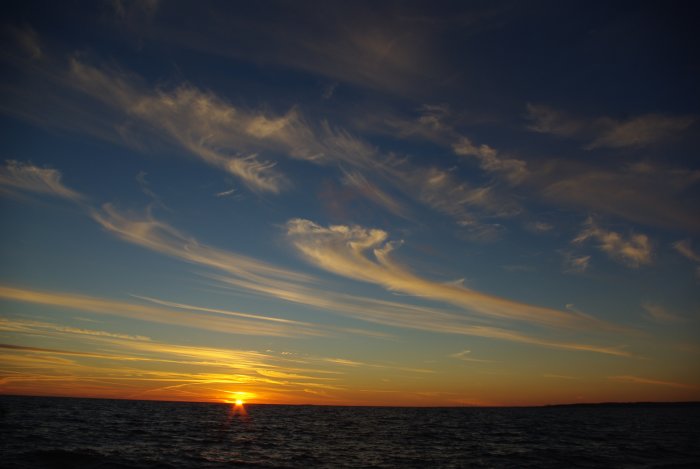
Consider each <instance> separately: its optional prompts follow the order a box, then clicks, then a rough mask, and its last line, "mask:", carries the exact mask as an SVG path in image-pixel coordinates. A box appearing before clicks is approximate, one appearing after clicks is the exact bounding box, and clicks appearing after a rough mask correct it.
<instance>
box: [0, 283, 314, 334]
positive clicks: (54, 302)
mask: <svg viewBox="0 0 700 469" xmlns="http://www.w3.org/2000/svg"><path fill="white" fill-rule="evenodd" d="M0 298H3V299H5V300H8V301H19V302H24V303H33V304H42V305H47V306H53V307H62V308H71V309H73V310H78V311H87V312H90V313H96V314H108V315H113V316H121V317H127V318H130V319H137V320H140V321H148V322H155V323H159V324H169V325H174V326H181V327H194V328H196V329H204V330H208V331H217V332H225V333H229V334H245V335H268V336H287V337H291V336H302V335H306V336H320V335H325V334H326V332H323V331H322V330H320V329H319V328H317V327H315V326H312V325H309V324H302V323H294V322H290V323H286V322H280V321H274V320H272V319H271V318H267V317H264V316H259V317H255V316H254V315H245V316H243V317H231V316H232V315H226V316H224V315H222V314H221V313H216V314H191V312H189V313H188V312H183V311H180V310H178V309H173V308H171V309H167V308H162V307H156V306H150V305H143V304H138V303H131V302H125V301H118V300H111V299H103V298H96V297H91V296H82V295H75V294H71V293H56V292H47V291H40V290H32V289H26V288H18V287H10V286H0ZM190 311H191V310H190Z"/></svg>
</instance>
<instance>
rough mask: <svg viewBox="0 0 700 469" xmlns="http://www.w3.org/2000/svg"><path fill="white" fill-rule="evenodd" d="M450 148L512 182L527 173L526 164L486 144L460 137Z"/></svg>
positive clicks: (520, 179) (519, 180) (517, 181)
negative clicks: (477, 161) (476, 143)
mask: <svg viewBox="0 0 700 469" xmlns="http://www.w3.org/2000/svg"><path fill="white" fill-rule="evenodd" d="M452 150H453V151H454V152H455V153H456V154H458V155H462V156H471V157H475V158H477V159H478V160H479V164H480V166H481V168H482V169H483V170H484V171H487V172H497V173H502V174H503V176H504V177H505V178H506V180H507V181H509V182H510V183H513V184H517V183H519V182H522V181H523V180H524V179H525V178H526V177H527V175H528V169H527V164H526V163H525V161H523V160H519V159H516V158H508V157H505V158H504V157H502V156H501V155H499V153H498V151H497V150H496V149H495V148H493V147H490V146H488V145H483V144H482V145H479V146H477V145H474V144H473V143H472V142H471V140H469V139H468V138H466V137H461V138H460V139H459V141H457V142H456V143H454V144H453V145H452Z"/></svg>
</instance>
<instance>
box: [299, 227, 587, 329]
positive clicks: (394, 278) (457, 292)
mask: <svg viewBox="0 0 700 469" xmlns="http://www.w3.org/2000/svg"><path fill="white" fill-rule="evenodd" d="M287 235H288V237H289V238H290V240H291V242H292V243H293V245H294V246H295V248H296V249H297V250H298V251H299V253H300V254H301V255H302V256H303V258H304V259H305V260H307V261H308V262H310V263H312V264H313V265H315V266H317V267H319V268H321V269H323V270H326V271H329V272H332V273H335V274H337V275H340V276H343V277H347V278H352V279H354V280H360V281H364V282H369V283H373V284H377V285H380V286H382V287H384V288H386V289H387V290H389V291H395V292H402V293H407V294H410V295H414V296H417V297H422V298H428V299H431V300H437V301H442V302H447V303H450V304H453V305H456V306H459V307H462V308H464V309H466V310H467V311H469V312H471V313H475V314H477V315H484V316H487V317H497V318H503V319H511V320H519V321H525V322H531V323H535V324H541V325H547V326H555V327H593V326H600V325H601V324H596V323H597V321H595V320H593V319H592V318H590V317H587V316H582V315H578V314H570V313H565V312H563V311H557V310H554V309H549V308H543V307H538V306H533V305H528V304H524V303H518V302H515V301H511V300H507V299H504V298H500V297H497V296H493V295H487V294H484V293H480V292H477V291H475V290H472V289H468V288H466V287H463V286H461V285H455V284H453V283H441V282H436V281H433V280H428V279H425V278H423V277H420V276H418V275H416V274H414V273H412V272H411V271H410V270H408V269H407V268H405V267H403V266H402V265H400V264H398V263H397V262H395V261H394V260H393V259H392V257H391V253H392V251H393V250H394V249H395V248H396V247H397V246H398V245H399V243H397V242H392V241H389V239H388V236H389V235H388V233H386V232H385V231H383V230H378V229H366V228H362V227H359V226H345V225H333V226H329V227H327V228H326V227H323V226H320V225H317V224H315V223H313V222H311V221H309V220H303V219H292V220H290V221H288V222H287Z"/></svg>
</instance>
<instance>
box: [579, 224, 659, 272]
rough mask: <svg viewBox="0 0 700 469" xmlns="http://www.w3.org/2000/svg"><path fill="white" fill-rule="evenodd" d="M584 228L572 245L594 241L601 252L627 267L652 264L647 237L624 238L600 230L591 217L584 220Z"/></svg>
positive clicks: (617, 234)
mask: <svg viewBox="0 0 700 469" xmlns="http://www.w3.org/2000/svg"><path fill="white" fill-rule="evenodd" d="M584 227H585V228H584V229H583V231H581V232H580V233H579V234H578V235H577V236H576V238H574V239H573V241H572V242H573V243H574V244H582V243H583V242H585V241H587V240H589V239H595V240H597V241H598V243H599V244H598V248H599V249H600V250H601V251H603V252H605V253H606V254H607V255H608V256H610V257H611V258H613V259H615V260H617V261H619V262H622V263H623V264H626V265H627V266H629V267H634V268H636V267H640V266H642V265H649V264H651V263H652V246H651V241H650V240H649V237H648V236H647V235H644V234H636V233H632V234H630V235H628V236H627V237H625V236H623V235H622V234H620V233H617V232H614V231H608V230H606V229H604V228H601V227H600V226H598V224H597V223H596V222H595V221H594V220H593V218H592V217H589V218H588V219H587V220H586V222H585V223H584Z"/></svg>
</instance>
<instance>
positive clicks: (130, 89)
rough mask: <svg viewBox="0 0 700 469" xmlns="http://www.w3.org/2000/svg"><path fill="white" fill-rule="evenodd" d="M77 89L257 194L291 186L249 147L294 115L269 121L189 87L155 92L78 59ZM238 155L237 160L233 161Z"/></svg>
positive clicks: (73, 68) (73, 74)
mask: <svg viewBox="0 0 700 469" xmlns="http://www.w3.org/2000/svg"><path fill="white" fill-rule="evenodd" d="M70 78H71V79H72V82H71V83H72V84H73V86H75V87H76V88H78V89H79V90H81V91H83V92H84V93H87V94H89V95H90V96H92V97H93V98H94V99H96V100H98V101H101V102H103V103H104V104H107V105H108V106H110V107H111V108H112V109H113V110H115V111H117V112H119V113H122V114H123V115H125V116H128V117H131V118H136V119H139V120H141V121H142V122H143V123H144V124H147V125H148V126H149V127H150V128H151V129H154V130H156V131H157V132H158V133H159V134H160V135H162V137H163V138H165V139H167V140H168V141H170V142H173V143H176V144H177V145H179V146H180V147H181V148H183V149H184V150H186V151H187V152H188V153H190V154H192V155H194V156H196V157H198V158H200V159H201V160H203V161H204V162H206V163H208V164H210V165H212V166H214V167H217V168H220V169H222V170H224V171H226V172H228V173H230V174H232V175H234V176H236V177H238V178H239V179H240V180H241V181H242V182H243V183H244V184H246V185H247V186H248V187H250V188H251V189H253V190H258V191H268V192H273V193H277V192H280V191H281V190H283V188H284V187H286V186H287V185H288V183H289V181H288V180H287V178H286V177H285V176H284V175H282V174H281V173H279V172H278V171H277V170H276V169H275V163H273V162H270V161H265V160H262V159H260V158H259V157H258V154H257V153H255V152H249V153H247V154H242V153H241V152H243V151H245V146H246V145H245V144H246V143H250V142H251V141H252V140H256V139H265V138H269V137H270V135H271V134H276V133H278V132H280V131H281V130H282V129H283V128H284V127H285V126H286V124H287V122H288V120H290V119H293V116H294V114H293V113H292V114H289V115H287V116H282V117H267V116H265V115H263V114H260V113H253V112H247V111H245V110H242V109H237V108H234V107H233V106H231V105H230V104H229V103H227V102H226V101H224V100H222V99H221V98H219V97H218V96H216V95H214V94H213V93H207V92H204V91H201V90H199V89H197V88H195V87H193V86H190V85H181V86H179V87H178V88H175V89H174V90H172V91H165V90H156V91H150V90H148V89H147V88H146V87H145V86H143V85H142V84H140V83H139V81H140V79H139V78H138V77H136V76H132V75H128V74H126V73H124V72H120V71H117V70H112V71H109V72H108V71H106V70H101V69H99V68H96V67H93V66H91V65H88V64H85V63H83V62H81V61H80V60H78V59H76V58H73V59H72V60H71V62H70ZM232 155H233V156H232Z"/></svg>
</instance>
